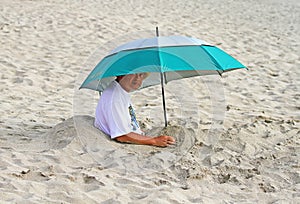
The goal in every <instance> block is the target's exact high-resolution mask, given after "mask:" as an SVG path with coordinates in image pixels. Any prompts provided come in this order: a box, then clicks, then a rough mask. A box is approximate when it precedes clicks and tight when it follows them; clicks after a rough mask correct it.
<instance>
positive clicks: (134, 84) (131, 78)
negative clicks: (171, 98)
mask: <svg viewBox="0 0 300 204" xmlns="http://www.w3.org/2000/svg"><path fill="white" fill-rule="evenodd" d="M146 77H147V74H146V73H139V74H128V75H125V76H124V77H123V78H122V79H121V81H120V85H121V86H122V87H123V89H125V90H126V91H127V92H131V91H135V90H137V89H138V88H139V87H140V86H141V85H142V83H143V80H144V79H145V78H146Z"/></svg>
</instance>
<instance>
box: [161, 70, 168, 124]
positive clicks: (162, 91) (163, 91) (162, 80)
mask: <svg viewBox="0 0 300 204" xmlns="http://www.w3.org/2000/svg"><path fill="white" fill-rule="evenodd" d="M163 74H164V73H160V83H161V94H162V100H163V109H164V118H165V127H167V125H168V122H167V112H166V100H165V88H164V76H163Z"/></svg>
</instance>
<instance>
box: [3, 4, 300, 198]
mask: <svg viewBox="0 0 300 204" xmlns="http://www.w3.org/2000/svg"><path fill="white" fill-rule="evenodd" d="M0 11H1V15H0V41H1V47H0V56H1V57H0V68H1V83H0V89H1V120H0V128H1V129H0V173H1V174H0V201H1V202H0V203H300V191H299V189H300V175H299V173H300V166H299V156H300V155H299V154H300V140H299V135H300V125H299V124H300V104H299V98H300V94H299V93H300V91H299V89H300V69H299V67H300V59H299V53H300V52H299V51H300V50H299V42H300V37H299V36H300V22H299V19H300V12H299V11H300V3H299V1H296V0H286V1H279V0H272V1H271V0H262V1H255V0H250V1H226V3H225V2H224V1H220V0H216V1H203V0H197V1H188V2H185V1H167V0H160V1H151V2H149V1H133V0H130V1H122V2H121V1H116V0H110V1H106V0H105V1H96V0H86V1H63V0H45V1H40V0H32V1H30V0H26V1H20V0H2V1H1V5H0ZM156 26H159V29H160V35H176V34H179V35H187V36H192V37H196V38H199V39H203V40H205V41H207V42H210V43H212V44H215V45H218V46H219V47H220V48H222V49H224V50H225V51H227V52H228V53H229V54H231V55H232V56H234V57H236V58H237V59H238V60H239V61H241V62H242V63H243V64H244V65H246V66H247V67H248V68H249V70H248V71H246V70H238V71H233V72H229V73H226V74H224V75H223V77H222V78H221V77H220V76H204V77H194V78H190V79H184V80H179V81H175V82H170V83H169V84H167V85H166V103H167V111H168V120H169V126H168V128H167V129H163V123H164V122H163V115H162V105H161V96H160V87H159V86H154V87H150V88H147V89H143V90H139V91H137V92H135V93H133V94H132V100H133V102H134V105H135V108H136V112H137V113H138V119H139V120H140V122H141V125H142V126H143V128H144V129H145V130H146V131H147V133H149V134H150V135H156V134H158V133H159V132H164V133H166V132H167V133H168V134H171V135H174V137H176V138H177V143H176V145H173V146H171V147H168V148H158V147H150V146H139V145H130V144H120V143H117V142H114V141H111V140H110V139H108V138H107V136H105V135H103V134H102V133H101V132H100V131H98V130H97V129H95V128H94V127H93V125H92V124H93V120H94V118H93V117H94V110H95V105H96V102H97V99H98V97H99V96H98V94H97V93H95V92H93V91H90V90H78V88H79V86H80V84H81V83H82V81H83V80H84V78H85V77H86V76H87V75H88V73H89V72H90V71H91V69H92V66H93V65H95V63H97V60H99V58H101V57H103V56H104V55H105V54H106V53H107V52H108V51H109V50H110V49H113V48H114V47H115V46H117V45H119V44H121V43H123V42H126V41H129V40H134V39H136V38H140V37H151V36H154V35H155V27H156Z"/></svg>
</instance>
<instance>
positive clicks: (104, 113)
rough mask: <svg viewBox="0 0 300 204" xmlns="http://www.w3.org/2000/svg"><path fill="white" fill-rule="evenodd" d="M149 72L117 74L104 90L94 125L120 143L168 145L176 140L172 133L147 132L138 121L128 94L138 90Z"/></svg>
mask: <svg viewBox="0 0 300 204" xmlns="http://www.w3.org/2000/svg"><path fill="white" fill-rule="evenodd" d="M148 75H149V74H148V73H139V74H129V75H123V76H118V77H117V79H116V80H115V81H112V82H111V83H110V85H109V86H108V87H107V88H106V89H105V90H104V91H103V93H102V95H101V97H100V99H99V102H98V105H97V108H96V116H95V124H94V125H95V127H96V128H98V129H100V130H102V131H103V132H104V133H106V134H107V135H109V136H110V137H111V138H112V139H115V140H117V141H118V142H126V143H134V144H141V145H153V146H159V147H167V146H169V145H170V144H174V143H175V139H174V138H173V137H171V136H167V135H161V136H156V137H149V136H146V135H144V132H143V131H142V130H141V129H140V127H139V124H138V122H137V121H136V117H135V113H134V110H133V108H132V105H131V100H130V95H129V93H130V92H132V91H135V90H137V89H138V88H139V87H140V86H141V85H142V83H143V80H144V79H145V78H146V77H147V76H148Z"/></svg>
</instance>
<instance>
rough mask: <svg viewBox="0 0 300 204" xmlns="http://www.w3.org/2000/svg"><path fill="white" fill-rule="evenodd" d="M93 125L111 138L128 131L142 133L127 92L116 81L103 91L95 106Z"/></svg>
mask: <svg viewBox="0 0 300 204" xmlns="http://www.w3.org/2000/svg"><path fill="white" fill-rule="evenodd" d="M94 125H95V127H96V128H98V129H100V130H102V131H103V132H104V133H106V134H107V135H109V136H110V137H111V138H112V139H113V138H116V137H118V136H122V135H125V134H128V133H130V132H136V133H138V134H143V132H142V131H141V129H140V127H139V125H138V123H137V121H136V118H135V114H134V111H133V108H132V106H131V100H130V95H129V93H128V92H127V91H125V90H124V89H123V88H122V87H121V86H120V84H119V83H118V82H116V81H113V82H111V83H110V85H109V86H108V87H107V88H106V89H105V90H104V91H103V93H102V95H101V97H100V99H99V102H98V105H97V107H96V114H95V123H94Z"/></svg>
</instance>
